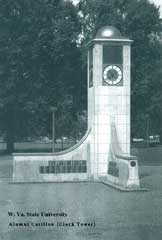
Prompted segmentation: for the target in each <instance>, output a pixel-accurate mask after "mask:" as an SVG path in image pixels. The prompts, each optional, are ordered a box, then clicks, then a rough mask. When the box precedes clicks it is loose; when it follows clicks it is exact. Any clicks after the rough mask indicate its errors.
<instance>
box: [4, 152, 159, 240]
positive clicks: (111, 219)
mask: <svg viewBox="0 0 162 240" xmlns="http://www.w3.org/2000/svg"><path fill="white" fill-rule="evenodd" d="M11 179H12V158H11V157H10V156H1V157H0V213H1V214H0V240H36V239H38V240H55V239H56V240H62V239H64V240H82V239H84V240H89V239H90V240H91V239H99V240H109V239H110V240H146V239H147V240H160V239H161V236H162V204H161V203H162V166H161V165H160V164H159V165H158V166H154V165H151V164H150V165H147V166H146V165H141V166H140V179H141V185H142V186H144V187H148V188H149V191H148V192H130V193H121V192H118V191H117V190H114V189H112V188H109V187H107V186H105V185H103V184H100V183H93V182H87V183H42V184H39V183H35V184H10V182H11ZM8 212H12V213H13V214H15V216H10V217H9V216H8ZM17 212H18V213H23V214H24V216H22V217H20V216H18V215H17ZM27 212H29V213H38V214H40V213H41V212H45V213H48V212H50V213H58V212H64V213H66V214H67V216H66V217H65V216H64V217H54V216H51V217H47V216H46V217H45V216H27ZM14 222H15V223H29V224H31V223H33V226H31V225H30V226H28V227H27V226H26V227H22V226H21V227H16V226H15V227H14V226H9V224H11V223H12V224H13V223H14ZM57 222H64V223H72V222H73V223H74V226H63V227H58V226H57ZM77 222H79V223H94V222H95V226H80V225H79V226H77ZM40 223H50V224H51V223H53V224H54V226H48V227H47V226H35V225H34V224H40Z"/></svg>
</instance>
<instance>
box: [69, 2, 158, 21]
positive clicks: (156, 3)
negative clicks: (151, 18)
mask: <svg viewBox="0 0 162 240" xmlns="http://www.w3.org/2000/svg"><path fill="white" fill-rule="evenodd" d="M72 1H73V2H74V3H78V2H79V0H72ZM150 2H153V3H155V5H157V6H160V15H161V18H162V0H150Z"/></svg>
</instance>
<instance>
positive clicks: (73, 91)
mask: <svg viewBox="0 0 162 240" xmlns="http://www.w3.org/2000/svg"><path fill="white" fill-rule="evenodd" d="M0 6H1V8H0V122H1V129H2V130H3V131H4V132H5V133H6V138H7V142H8V149H10V151H12V148H13V142H14V141H15V140H16V139H19V138H21V139H22V138H23V137H27V136H31V135H33V136H37V135H45V134H49V133H51V116H52V114H51V113H50V106H56V107H57V109H58V110H57V114H56V118H57V119H56V121H57V122H58V128H57V129H58V130H57V135H58V136H59V135H60V136H61V135H63V131H64V132H65V133H66V135H69V134H70V133H73V134H74V135H76V131H75V130H74V127H72V126H76V129H77V128H78V121H77V116H78V111H81V110H84V109H86V100H87V98H86V88H87V87H86V85H87V84H86V75H87V74H86V72H87V69H86V57H85V56H86V53H87V50H86V48H85V46H86V43H87V42H88V41H89V40H90V39H91V38H92V37H94V35H95V34H96V31H97V29H99V28H100V27H101V26H104V25H114V26H115V27H117V28H118V29H119V30H120V31H121V33H122V34H123V36H127V37H129V38H131V39H133V40H134V43H133V45H132V136H141V135H142V136H144V135H145V126H146V124H147V123H146V122H147V119H149V121H150V131H151V132H152V133H157V131H161V136H162V121H161V119H162V108H161V106H162V97H161V90H162V71H161V64H162V40H161V39H162V38H161V33H162V22H161V20H160V15H159V9H158V8H157V7H156V6H155V5H154V4H152V3H150V2H149V1H148V0H132V1H129V0H102V1H97V0H80V2H79V4H78V5H77V6H74V5H73V4H72V2H70V1H61V0H37V1H33V0H28V1H26V0H14V1H13V0H0ZM69 96H70V99H71V100H70V104H68V102H69V100H67V99H69ZM155 116H156V117H155ZM63 122H64V123H63ZM160 129H161V130H160Z"/></svg>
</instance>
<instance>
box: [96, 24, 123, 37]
mask: <svg viewBox="0 0 162 240" xmlns="http://www.w3.org/2000/svg"><path fill="white" fill-rule="evenodd" d="M95 38H97V39H107V38H109V39H111V38H112V39H121V38H123V37H122V34H121V32H120V31H119V30H118V29H117V28H115V27H113V26H104V27H101V28H100V29H99V30H98V31H97V34H96V36H95Z"/></svg>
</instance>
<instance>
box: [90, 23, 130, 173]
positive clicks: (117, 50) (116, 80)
mask: <svg viewBox="0 0 162 240" xmlns="http://www.w3.org/2000/svg"><path fill="white" fill-rule="evenodd" d="M131 43H132V40H130V39H127V38H125V37H123V36H122V35H121V33H120V31H119V30H118V29H116V28H115V27H112V26H105V27H102V28H100V29H99V30H98V32H97V34H96V36H95V38H94V39H93V40H92V41H91V42H90V43H89V45H88V127H89V128H91V129H92V135H91V137H92V139H91V174H92V175H94V176H96V177H97V176H98V175H106V174H107V171H108V157H109V152H110V141H112V140H110V128H111V127H110V126H111V123H112V122H113V123H114V124H115V126H116V130H117V135H118V140H119V144H120V147H121V150H122V151H123V152H125V153H126V154H129V153H130V66H131Z"/></svg>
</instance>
